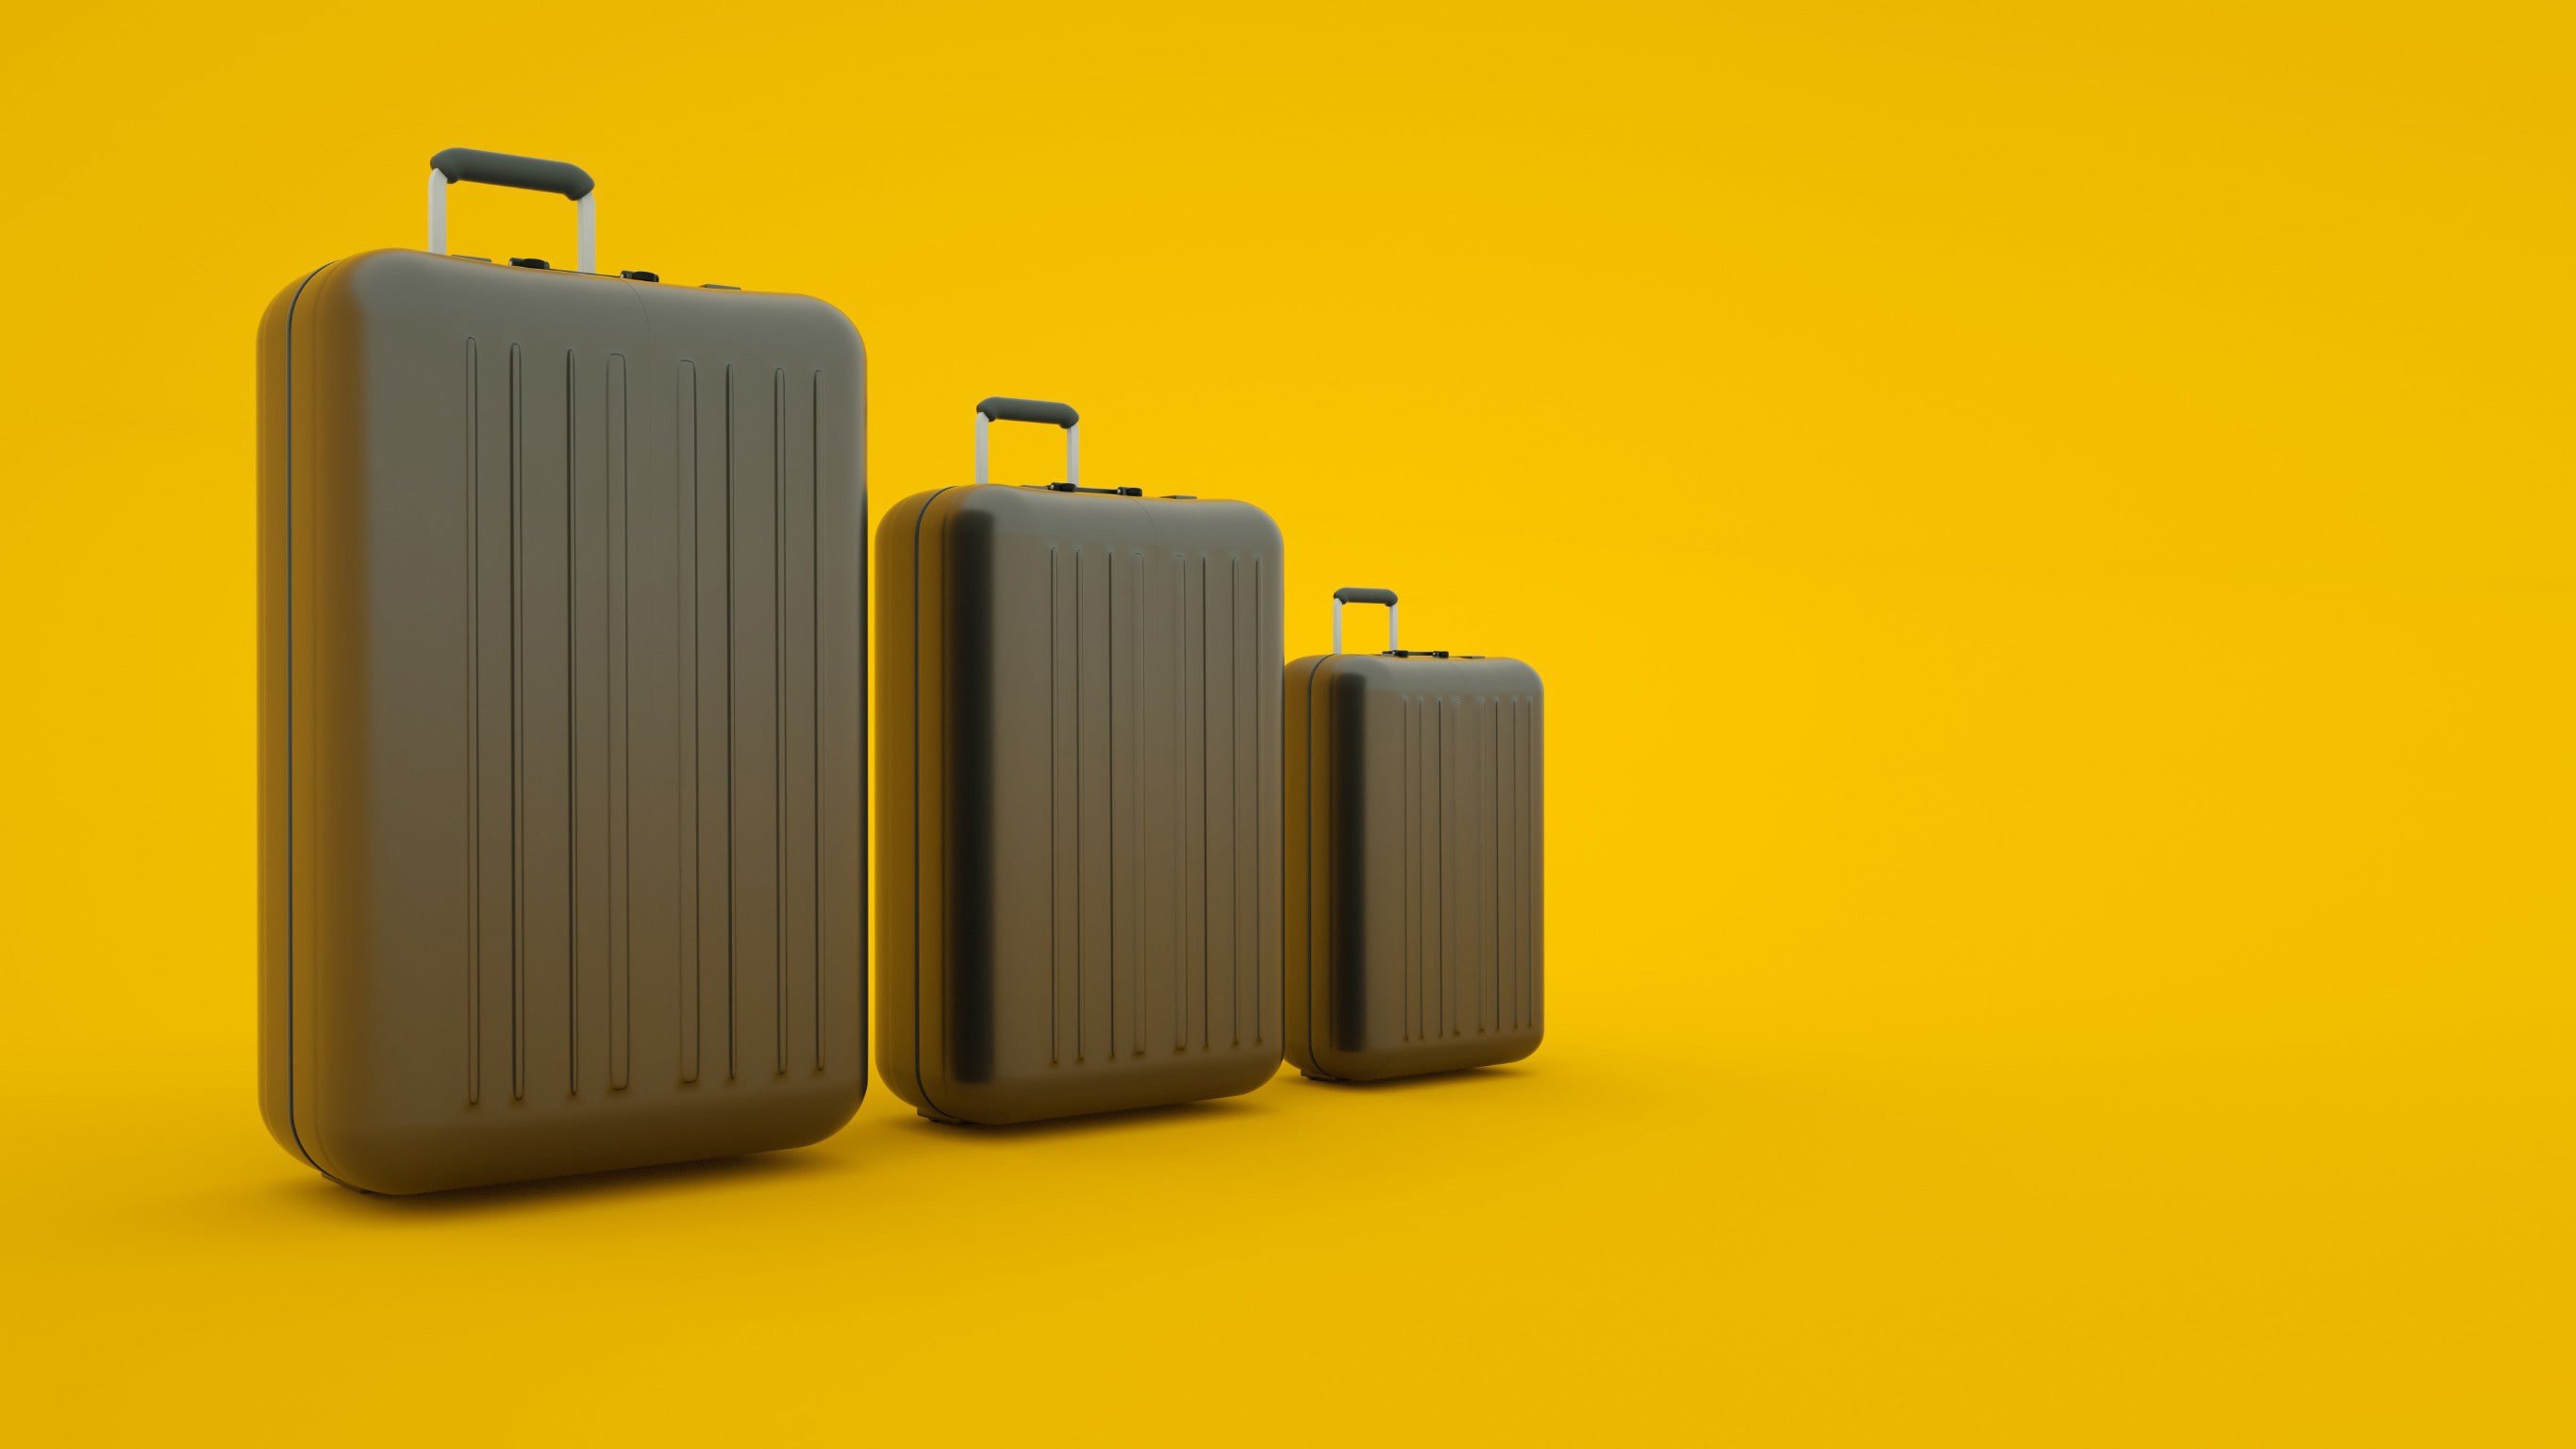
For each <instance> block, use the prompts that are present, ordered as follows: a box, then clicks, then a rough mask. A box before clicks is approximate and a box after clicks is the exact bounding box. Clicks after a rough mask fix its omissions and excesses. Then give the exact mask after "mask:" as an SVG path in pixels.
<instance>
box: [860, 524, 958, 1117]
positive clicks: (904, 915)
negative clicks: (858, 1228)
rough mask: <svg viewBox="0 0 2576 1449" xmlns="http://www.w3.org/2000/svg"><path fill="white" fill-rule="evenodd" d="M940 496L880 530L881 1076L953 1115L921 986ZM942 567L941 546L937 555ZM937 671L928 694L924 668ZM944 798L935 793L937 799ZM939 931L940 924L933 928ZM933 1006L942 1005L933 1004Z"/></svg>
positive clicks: (910, 1097) (898, 1091)
mask: <svg viewBox="0 0 2576 1449" xmlns="http://www.w3.org/2000/svg"><path fill="white" fill-rule="evenodd" d="M948 491H950V490H947V489H936V490H933V491H931V492H928V493H919V494H915V495H913V496H912V497H910V498H906V499H905V500H903V501H902V502H900V503H898V504H896V505H895V506H894V508H893V509H892V510H891V511H890V512H888V513H887V515H886V517H885V519H884V521H882V522H881V523H879V524H878V525H877V539H876V547H877V622H876V628H877V661H878V662H877V671H878V672H877V701H878V709H877V721H878V735H877V741H878V743H877V755H876V758H877V768H878V781H877V787H878V788H877V802H878V803H877V862H878V865H877V907H876V909H877V922H878V926H877V929H878V942H879V946H880V957H879V965H878V969H877V973H876V993H877V1033H876V1034H877V1071H878V1074H879V1075H880V1076H881V1077H883V1078H884V1080H885V1083H886V1085H887V1086H888V1087H890V1088H892V1089H893V1091H894V1093H895V1095H896V1096H898V1097H900V1098H902V1099H903V1100H904V1101H905V1102H906V1103H908V1104H909V1105H911V1106H912V1107H913V1108H914V1109H915V1110H916V1111H921V1112H926V1113H929V1114H931V1115H933V1116H944V1115H946V1114H944V1113H942V1112H940V1110H939V1109H938V1107H937V1106H936V1105H934V1104H933V1103H932V1102H931V1100H930V1097H929V1093H928V1091H927V1089H926V1088H925V1087H924V1086H923V1084H922V1080H921V1067H920V1061H921V1055H920V1053H919V1051H918V1050H917V1049H916V1042H917V1041H918V1039H919V1036H920V1032H921V1026H922V1024H921V1021H920V1017H919V1012H920V1010H921V1005H922V1003H921V997H920V994H919V991H918V989H917V988H918V982H919V977H920V972H921V950H922V941H923V915H924V913H923V911H922V901H923V899H924V897H923V895H922V892H923V891H924V889H925V888H927V887H928V885H929V884H930V883H931V882H933V881H935V880H936V879H937V878H938V874H939V873H938V871H937V869H936V865H937V855H936V852H935V851H933V852H932V853H931V854H930V856H929V858H928V859H925V858H924V853H923V851H922V848H921V847H922V836H921V832H922V831H923V830H924V829H925V828H933V829H935V828H937V827H938V825H939V824H940V821H939V820H938V819H936V818H933V819H929V820H925V819H924V818H923V816H922V814H921V801H922V799H923V798H924V772H925V770H932V771H935V770H936V769H937V768H938V767H939V765H940V763H941V757H940V755H939V754H938V753H937V751H938V749H939V742H940V741H942V740H944V739H945V738H946V736H947V730H946V728H945V726H944V724H943V722H942V721H941V720H939V719H938V718H937V717H936V714H935V712H936V709H937V704H938V701H939V700H940V698H941V697H942V696H943V695H944V690H943V689H941V688H940V687H939V680H938V676H937V671H938V669H939V667H940V662H941V661H942V660H943V659H944V658H945V657H946V653H945V650H944V649H943V648H941V647H938V645H937V643H936V640H935V638H929V637H925V632H924V631H925V630H928V629H935V628H937V627H938V626H939V623H940V622H941V621H940V619H939V618H938V616H937V614H936V611H928V613H927V615H926V614H925V611H924V610H923V609H922V607H921V599H922V597H923V596H922V592H921V590H922V556H923V552H924V546H923V539H924V536H925V534H927V533H929V532H930V530H931V529H932V528H933V527H934V519H933V515H934V513H935V512H937V511H938V510H937V509H936V508H935V505H936V504H937V502H938V500H939V499H940V497H941V495H943V494H945V493H947V492H948ZM931 553H932V556H933V558H934V560H935V558H936V553H937V551H936V549H935V548H934V549H932V550H931ZM924 668H928V669H930V670H932V671H933V674H932V677H931V679H930V680H929V687H928V688H924V681H923V678H922V673H921V671H922V670H923V669H924ZM938 793H939V792H938V791H937V790H936V788H935V787H934V788H933V789H932V791H931V796H932V798H936V796H937V794H938ZM934 926H935V923H934ZM933 1006H934V1009H935V1006H936V1003H933Z"/></svg>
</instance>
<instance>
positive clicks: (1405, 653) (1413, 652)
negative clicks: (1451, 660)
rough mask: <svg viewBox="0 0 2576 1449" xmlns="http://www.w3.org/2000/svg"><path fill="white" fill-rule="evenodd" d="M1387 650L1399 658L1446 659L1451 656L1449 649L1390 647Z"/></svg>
mask: <svg viewBox="0 0 2576 1449" xmlns="http://www.w3.org/2000/svg"><path fill="white" fill-rule="evenodd" d="M1386 652H1387V653H1389V654H1391V655H1393V656H1394V657H1396V658H1398V659H1446V658H1448V657H1449V651H1448V650H1446V649H1389V650H1388V651H1386Z"/></svg>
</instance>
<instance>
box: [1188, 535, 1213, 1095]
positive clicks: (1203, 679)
mask: <svg viewBox="0 0 2576 1449" xmlns="http://www.w3.org/2000/svg"><path fill="white" fill-rule="evenodd" d="M1208 632H1209V629H1208V556H1207V555H1206V554H1205V553H1201V554H1200V555H1199V627H1198V636H1199V687H1198V688H1197V689H1195V690H1193V691H1191V693H1192V694H1193V695H1195V696H1196V697H1197V699H1198V702H1199V853H1198V865H1199V1050H1200V1051H1206V1050H1207V1049H1208V1046H1209V1043H1210V1040H1211V1038H1212V1036H1213V1031H1212V1028H1213V1026H1214V1023H1215V1014H1214V1012H1213V1011H1212V1010H1211V1009H1210V1008H1209V1005H1208V995H1209V988H1210V985H1211V984H1212V983H1211V980H1210V962H1209V958H1210V957H1212V956H1213V955H1215V954H1216V950H1215V946H1216V942H1215V938H1214V937H1213V936H1212V935H1211V934H1210V933H1211V929H1212V928H1211V926H1210V923H1209V922H1210V917H1209V907H1210V906H1211V905H1212V904H1214V899H1215V897H1214V882H1213V880H1212V879H1211V877H1213V876H1214V875H1215V872H1214V871H1211V870H1210V869H1208V866H1209V865H1210V864H1211V863H1212V862H1213V861H1214V860H1215V857H1214V856H1213V855H1212V854H1210V852H1209V850H1208V813H1209V812H1208V753H1209V751H1208V746H1209V744H1210V743H1211V742H1212V736H1211V732H1210V721H1209V719H1208V696H1209V695H1210V694H1211V693H1213V691H1212V690H1210V689H1209V688H1208Z"/></svg>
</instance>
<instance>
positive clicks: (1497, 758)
mask: <svg viewBox="0 0 2576 1449" xmlns="http://www.w3.org/2000/svg"><path fill="white" fill-rule="evenodd" d="M1484 763H1486V771H1489V773H1492V779H1494V792H1492V797H1489V799H1492V804H1489V807H1486V812H1484V856H1486V884H1484V918H1486V936H1489V941H1486V949H1484V954H1486V969H1484V975H1486V982H1492V985H1489V987H1486V1018H1489V1021H1492V1026H1494V1031H1502V951H1504V933H1502V701H1499V699H1486V701H1484Z"/></svg>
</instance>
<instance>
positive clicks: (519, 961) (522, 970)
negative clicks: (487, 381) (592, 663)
mask: <svg viewBox="0 0 2576 1449" xmlns="http://www.w3.org/2000/svg"><path fill="white" fill-rule="evenodd" d="M519 374H520V368H519V345H518V344H517V343H515V342H514V343H512V344H510V1100H511V1101H513V1102H519V1101H525V1100H526V1099H527V1095H528V1027H527V1018H528V979H527V956H528V926H527V909H526V898H527V893H528V892H527V871H526V866H527V853H526V837H527V828H528V810H527V778H526V776H527V770H526V760H527V750H526V744H527V738H526V737H527V723H528V722H527V713H526V701H527V672H528V660H527V653H528V651H527V630H526V628H525V621H526V617H527V610H526V604H527V599H526V595H527V559H526V556H525V552H524V549H523V547H522V539H521V533H522V531H523V530H522V525H523V523H524V522H525V519H524V510H523V509H522V507H521V499H522V485H523V483H524V481H525V475H526V473H527V453H526V451H525V444H526V438H527V429H526V428H525V426H524V420H525V414H526V411H527V409H526V407H525V405H524V394H525V388H524V387H523V386H522V385H521V380H520V375H519Z"/></svg>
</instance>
